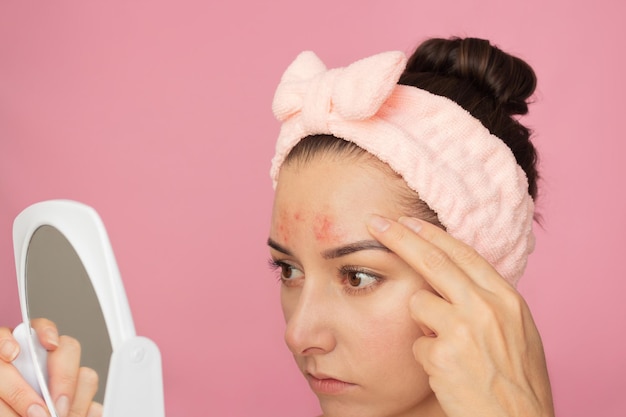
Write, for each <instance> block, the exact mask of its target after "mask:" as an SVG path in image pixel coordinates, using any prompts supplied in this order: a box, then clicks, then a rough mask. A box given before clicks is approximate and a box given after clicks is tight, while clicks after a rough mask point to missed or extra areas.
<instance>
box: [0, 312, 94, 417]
mask: <svg viewBox="0 0 626 417" xmlns="http://www.w3.org/2000/svg"><path fill="white" fill-rule="evenodd" d="M31 326H32V327H33V329H35V331H36V333H37V336H38V338H39V341H40V343H41V344H42V345H43V346H44V348H46V350H47V351H48V374H49V381H48V382H49V389H50V395H51V396H52V399H53V401H54V403H55V408H56V411H57V415H58V416H59V417H68V416H72V417H73V416H85V417H100V416H102V406H101V405H100V404H98V403H96V402H93V396H94V395H95V394H96V390H97V387H98V375H97V374H96V373H95V372H94V371H93V370H92V369H89V368H85V367H80V344H79V343H78V342H77V341H76V339H74V338H71V337H69V336H64V335H63V336H59V334H58V331H57V328H56V326H55V324H54V323H52V322H51V321H49V320H46V319H34V320H32V321H31ZM18 354H19V345H18V343H17V341H16V340H15V339H14V338H13V335H12V333H11V330H10V329H8V328H6V327H3V328H0V416H2V417H5V416H7V417H15V416H20V417H48V416H49V415H50V414H49V413H48V412H47V411H46V406H45V402H44V400H43V399H42V398H41V397H40V396H39V395H38V394H37V393H36V392H35V391H34V390H33V388H31V387H30V385H29V384H28V383H27V382H26V381H25V380H24V379H23V378H22V376H21V375H20V373H19V372H18V371H17V369H16V368H15V367H14V366H13V365H12V364H11V362H12V361H13V360H14V359H15V358H16V357H17V355H18Z"/></svg>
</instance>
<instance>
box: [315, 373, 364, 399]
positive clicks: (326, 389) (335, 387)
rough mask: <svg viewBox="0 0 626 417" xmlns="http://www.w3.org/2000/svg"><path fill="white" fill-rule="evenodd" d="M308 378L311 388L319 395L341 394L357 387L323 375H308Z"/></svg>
mask: <svg viewBox="0 0 626 417" xmlns="http://www.w3.org/2000/svg"><path fill="white" fill-rule="evenodd" d="M306 378H307V380H308V381H309V385H310V386H311V389H312V390H313V392H315V393H317V394H331V395H332V394H341V393H343V392H345V391H346V390H348V389H350V388H352V387H354V386H356V385H355V384H351V383H349V382H345V381H340V380H338V379H335V378H329V377H326V376H323V375H317V376H314V375H311V374H307V375H306Z"/></svg>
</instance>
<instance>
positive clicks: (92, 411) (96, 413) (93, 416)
mask: <svg viewBox="0 0 626 417" xmlns="http://www.w3.org/2000/svg"><path fill="white" fill-rule="evenodd" d="M103 414H104V409H103V408H102V404H100V403H97V402H92V403H91V406H90V407H89V411H88V412H87V417H102V415H103Z"/></svg>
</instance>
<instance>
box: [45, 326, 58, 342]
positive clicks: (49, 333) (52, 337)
mask: <svg viewBox="0 0 626 417" xmlns="http://www.w3.org/2000/svg"><path fill="white" fill-rule="evenodd" d="M43 333H44V334H45V335H46V341H47V342H48V343H50V344H51V345H53V346H56V347H59V335H58V334H57V332H56V331H55V330H54V329H53V328H51V327H48V328H46V329H45V330H44V331H43Z"/></svg>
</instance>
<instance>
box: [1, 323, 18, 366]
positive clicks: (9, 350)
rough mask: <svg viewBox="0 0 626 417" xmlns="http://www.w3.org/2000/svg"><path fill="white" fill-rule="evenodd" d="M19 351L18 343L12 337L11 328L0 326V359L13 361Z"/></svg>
mask: <svg viewBox="0 0 626 417" xmlns="http://www.w3.org/2000/svg"><path fill="white" fill-rule="evenodd" d="M19 353H20V345H19V344H18V343H17V341H16V340H15V338H14V337H13V333H12V332H11V329H9V328H8V327H0V359H2V360H3V361H5V362H7V363H9V362H13V361H14V360H15V358H17V355H19Z"/></svg>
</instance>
